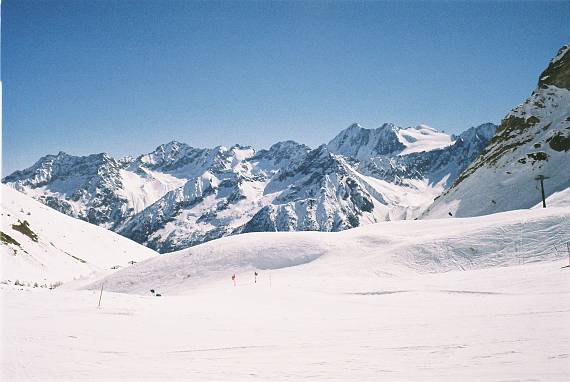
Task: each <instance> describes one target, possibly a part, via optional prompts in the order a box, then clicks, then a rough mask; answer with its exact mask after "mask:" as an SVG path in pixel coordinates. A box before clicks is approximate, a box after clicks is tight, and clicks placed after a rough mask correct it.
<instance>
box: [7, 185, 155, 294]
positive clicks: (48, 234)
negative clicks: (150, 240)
mask: <svg viewBox="0 0 570 382" xmlns="http://www.w3.org/2000/svg"><path fill="white" fill-rule="evenodd" d="M0 196H1V204H0V211H1V215H2V219H1V220H2V225H1V231H0V239H1V241H0V262H1V264H2V267H1V272H0V273H1V281H2V282H10V283H14V282H16V281H18V283H21V284H22V285H23V283H26V284H27V283H32V284H33V283H38V284H39V285H43V284H49V283H54V282H64V281H69V280H72V279H73V278H76V277H83V276H85V277H87V276H93V275H94V274H100V273H101V272H102V273H107V272H109V270H110V268H113V267H114V268H117V269H118V268H119V267H125V266H129V265H130V264H129V262H134V261H140V260H143V259H147V258H149V257H152V256H155V255H157V253H156V252H154V251H152V250H150V249H148V248H145V247H143V246H141V245H139V244H137V243H135V242H133V241H131V240H128V239H126V238H124V237H122V236H120V235H117V234H116V233H114V232H110V231H108V230H106V229H104V228H101V227H97V226H95V225H92V224H89V223H86V222H83V221H80V220H77V219H73V218H71V217H69V216H66V215H64V214H61V213H59V212H57V211H54V210H53V209H51V208H48V207H46V206H45V205H43V204H40V203H38V202H37V201H35V200H33V199H32V198H30V197H29V196H26V195H24V194H22V193H19V192H16V191H15V190H13V189H11V188H10V187H7V186H5V185H1V188H0ZM8 280H9V281H8Z"/></svg>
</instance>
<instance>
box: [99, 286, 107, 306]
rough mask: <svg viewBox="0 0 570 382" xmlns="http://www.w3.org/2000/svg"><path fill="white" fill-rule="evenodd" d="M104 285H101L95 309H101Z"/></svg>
mask: <svg viewBox="0 0 570 382" xmlns="http://www.w3.org/2000/svg"><path fill="white" fill-rule="evenodd" d="M104 284H105V283H101V293H100V294H99V305H97V308H101V297H103V285H104Z"/></svg>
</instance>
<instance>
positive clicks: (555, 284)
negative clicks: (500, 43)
mask: <svg viewBox="0 0 570 382" xmlns="http://www.w3.org/2000/svg"><path fill="white" fill-rule="evenodd" d="M567 241H570V211H569V210H568V208H566V207H559V208H556V207H553V208H547V209H542V208H537V209H531V210H520V211H511V212H507V213H501V214H495V215H490V216H483V217H477V218H465V219H442V220H429V221H399V222H386V223H379V224H374V225H369V226H366V227H361V228H356V229H352V230H348V231H343V232H339V233H321V232H296V233H251V234H243V235H238V236H232V237H226V238H222V239H219V240H215V241H212V242H208V243H206V244H203V245H200V246H197V247H193V248H191V249H190V250H185V251H179V252H174V253H171V254H166V255H161V256H157V257H153V258H150V259H148V260H145V261H143V262H140V263H138V264H135V265H134V266H132V267H128V268H124V269H122V270H119V271H118V272H115V273H113V274H111V275H107V276H106V277H104V278H98V279H91V281H72V282H70V283H68V284H65V285H64V286H62V287H60V288H57V289H55V290H53V291H49V290H45V289H42V290H38V289H29V290H15V289H13V288H6V287H5V286H2V285H1V284H0V299H1V301H2V310H3V315H2V319H3V322H2V329H3V330H2V331H1V333H0V334H1V341H0V343H1V347H0V349H1V351H2V356H1V357H0V362H1V363H0V379H2V380H3V381H21V380H26V381H44V380H58V381H60V380H78V381H98V380H110V381H125V380H137V381H163V380H184V381H254V380H272V381H298V380H315V381H323V380H326V381H377V380H388V381H446V380H447V381H457V380H461V381H500V380H520V381H522V380H534V381H549V382H551V381H554V382H556V381H567V380H569V379H570V362H568V361H569V358H570V330H569V329H570V327H569V325H570V324H569V322H570V279H569V277H570V268H562V266H564V265H566V264H568V259H567V255H566V254H565V253H563V252H562V246H561V244H562V243H565V242H567ZM555 245H556V246H557V248H558V251H556V250H554V248H553V247H554V246H555ZM254 271H257V272H258V273H259V276H258V277H257V280H255V277H254V274H253V272H254ZM233 273H235V274H236V276H237V283H236V286H234V285H233V284H232V281H231V275H232V274H233ZM101 283H104V284H103V287H104V292H103V294H102V300H101V307H100V308H98V307H97V305H98V301H99V298H100V294H99V293H100V292H99V290H100V287H101ZM150 289H154V290H155V291H156V292H157V293H160V294H161V295H162V296H161V297H156V296H153V295H152V294H151V293H150V292H149V290H150ZM116 292H124V293H116Z"/></svg>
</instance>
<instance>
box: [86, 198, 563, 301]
mask: <svg viewBox="0 0 570 382" xmlns="http://www.w3.org/2000/svg"><path fill="white" fill-rule="evenodd" d="M568 241H570V211H568V209H566V208H549V209H534V210H525V211H512V212H507V213H501V214H495V215H490V216H484V217H478V218H466V219H462V220H461V222H460V223H459V222H456V221H453V220H448V219H441V220H431V221H421V220H416V221H398V222H384V223H378V224H373V225H369V226H366V227H361V228H355V229H351V230H347V231H343V232H339V233H321V232H294V233H251V234H243V235H238V236H232V237H228V238H222V239H219V240H215V241H212V242H209V243H205V244H202V245H199V246H196V247H193V248H190V249H187V250H183V251H179V252H175V253H171V254H168V255H165V256H160V257H157V258H153V259H149V260H147V261H145V262H142V263H139V264H136V265H135V266H133V267H129V268H127V269H124V270H121V271H119V272H117V273H115V274H113V275H111V276H108V277H106V278H105V279H104V281H105V285H106V288H107V289H108V290H111V291H116V292H127V293H143V294H144V293H147V292H148V290H149V289H151V288H154V289H159V290H161V291H164V292H167V293H169V294H172V293H184V292H187V291H188V290H191V289H192V288H194V287H196V286H198V285H201V284H203V283H205V282H212V281H217V280H223V279H227V278H228V277H229V275H231V274H232V273H237V274H238V277H240V276H239V275H241V274H243V273H250V272H253V270H254V269H261V270H276V269H281V268H288V267H294V268H289V270H288V271H287V275H288V276H287V277H288V284H290V285H294V284H295V283H304V282H305V281H306V280H307V279H315V282H317V280H331V279H334V280H338V282H339V283H340V285H342V287H343V288H347V286H349V285H350V284H351V283H350V282H348V281H346V282H343V281H344V280H350V279H351V278H354V277H357V278H358V279H359V280H360V281H359V283H360V284H361V285H362V283H363V281H362V280H368V281H370V282H371V283H374V282H377V279H378V277H388V278H391V277H396V276H398V277H401V276H402V275H409V274H410V273H412V274H413V273H415V272H420V273H424V272H448V271H452V270H470V269H481V268H488V267H495V266H509V265H519V264H522V263H528V262H537V261H547V260H553V259H559V258H560V256H561V255H560V254H558V253H556V252H555V251H554V250H553V247H554V246H555V245H560V244H563V243H566V242H568ZM296 266H298V267H296ZM97 285H100V282H96V283H94V284H92V287H93V288H97Z"/></svg>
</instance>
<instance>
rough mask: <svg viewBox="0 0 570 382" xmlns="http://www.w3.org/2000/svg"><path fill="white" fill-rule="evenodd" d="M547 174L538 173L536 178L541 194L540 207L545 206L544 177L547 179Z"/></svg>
mask: <svg viewBox="0 0 570 382" xmlns="http://www.w3.org/2000/svg"><path fill="white" fill-rule="evenodd" d="M548 178H549V177H548V176H544V175H538V176H537V177H536V178H534V179H536V180H540V193H541V195H542V208H546V198H545V197H544V179H548Z"/></svg>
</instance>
